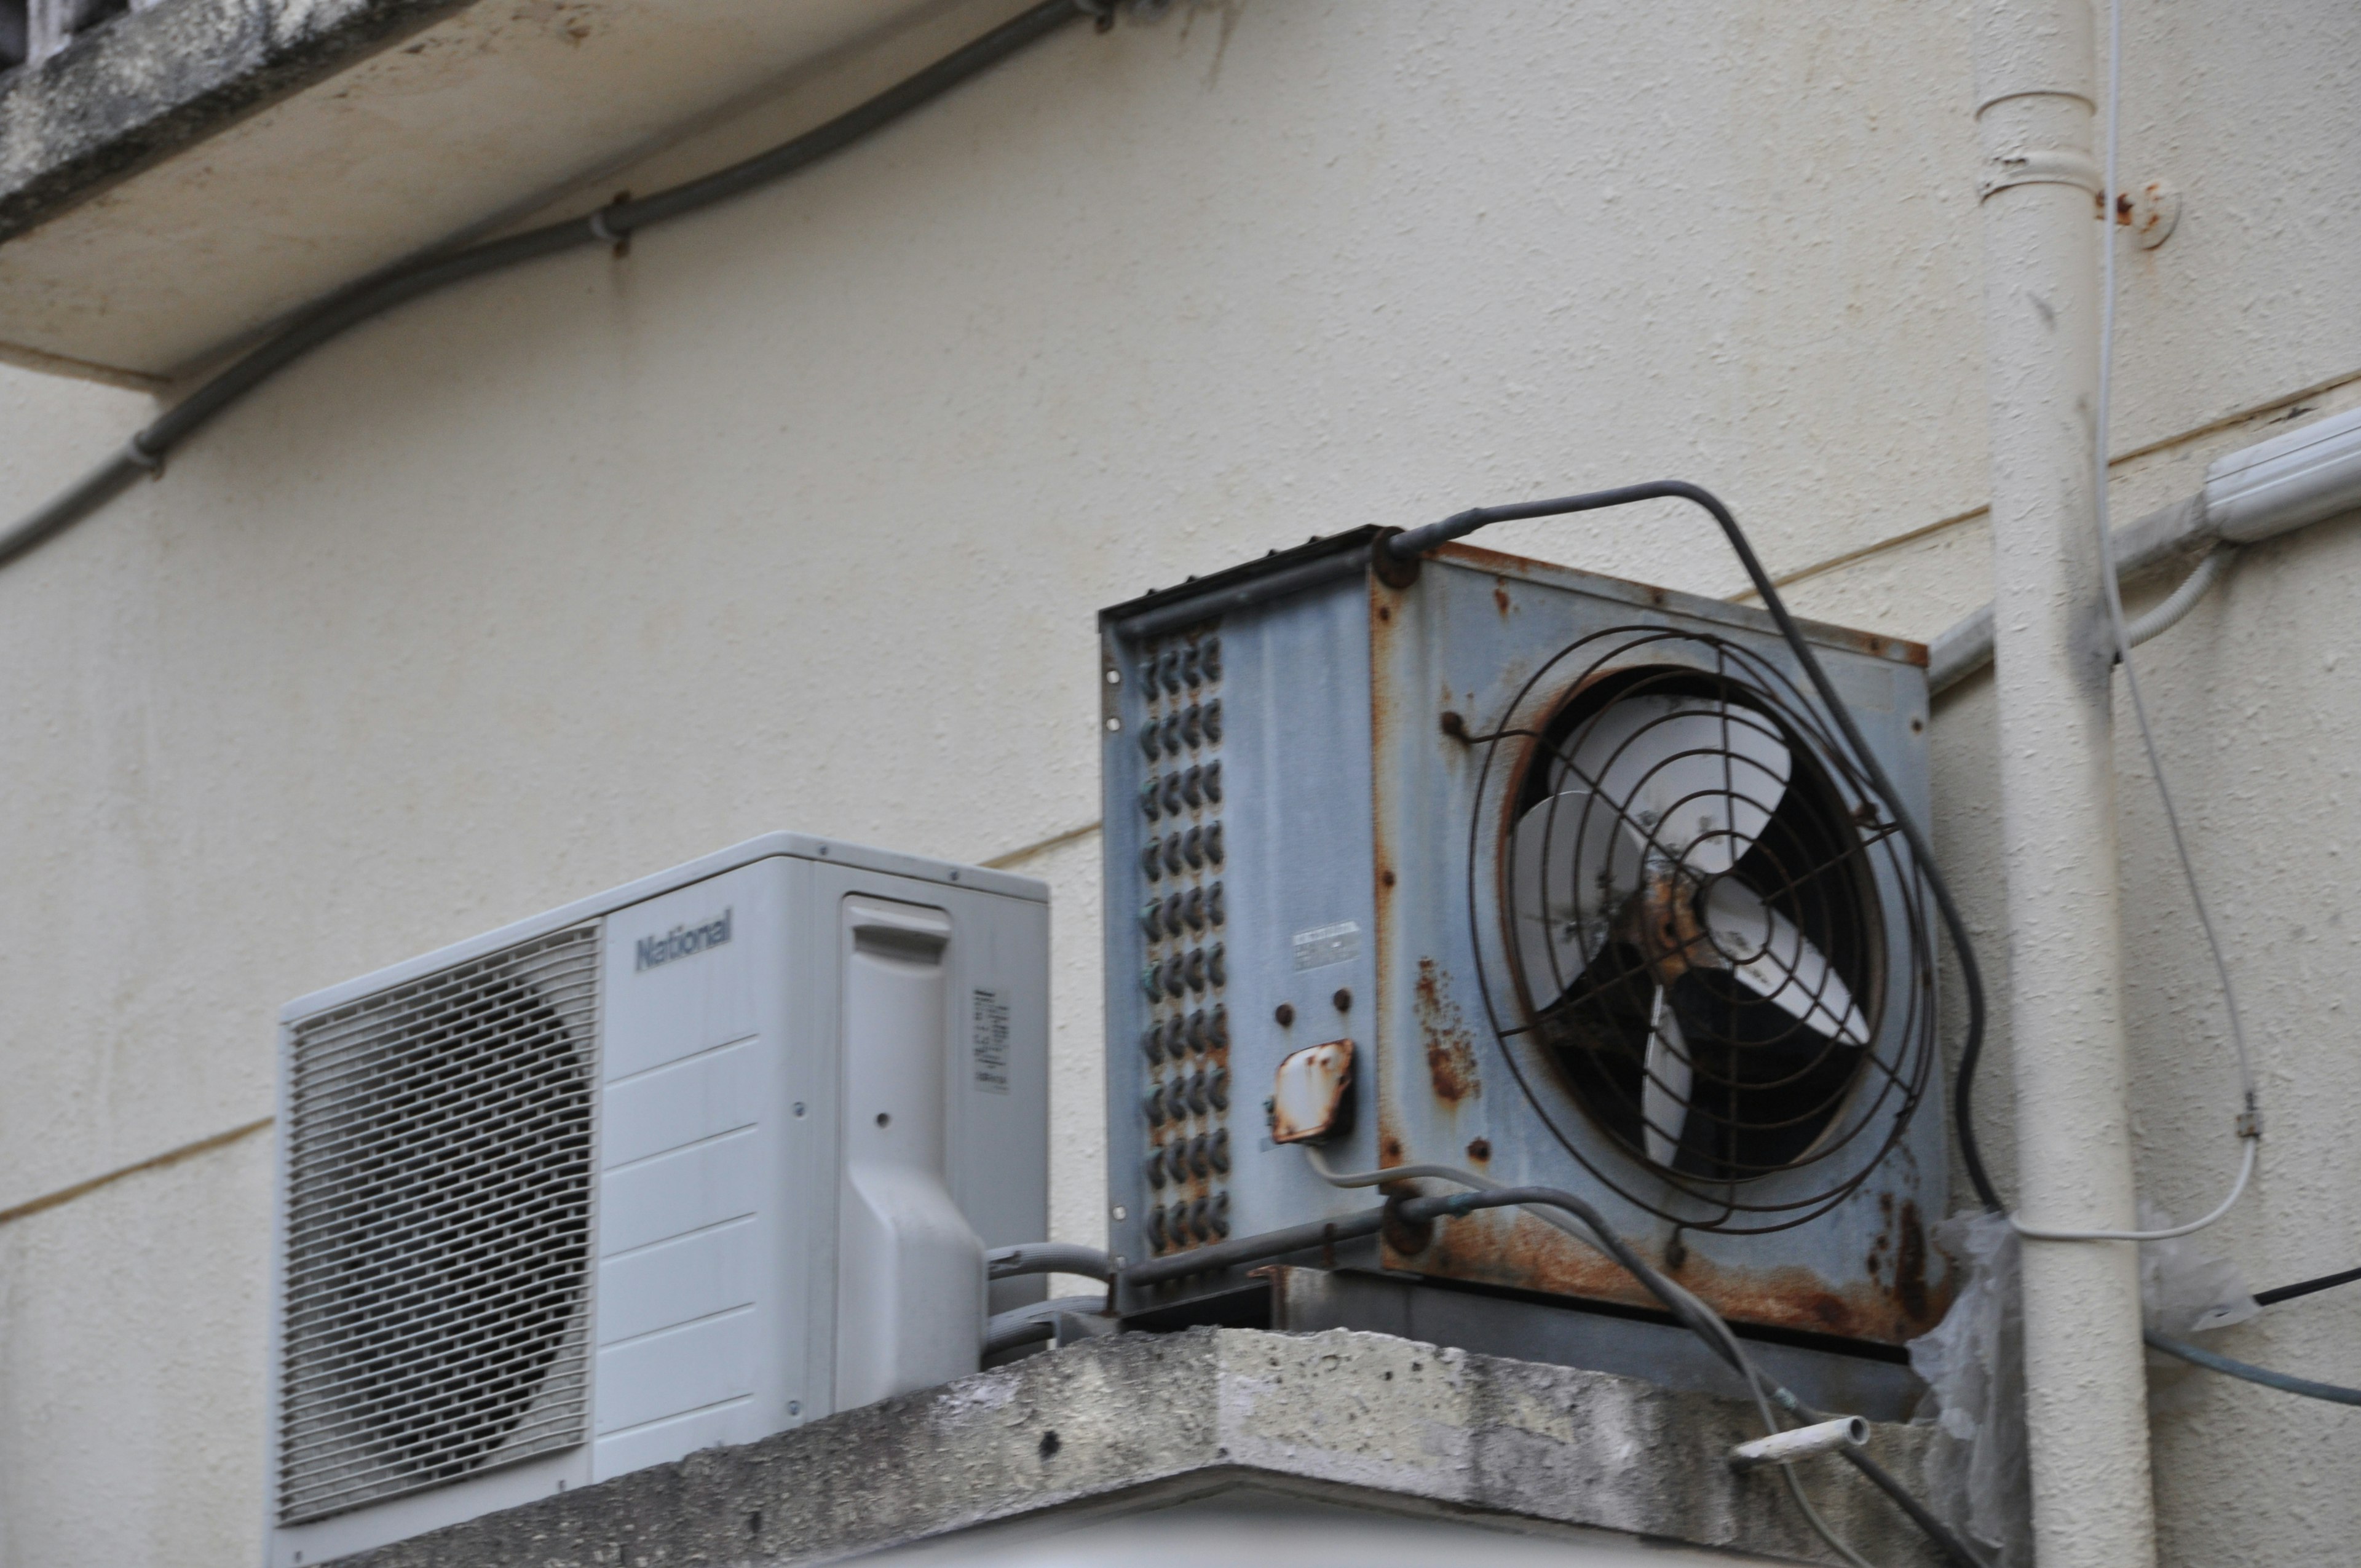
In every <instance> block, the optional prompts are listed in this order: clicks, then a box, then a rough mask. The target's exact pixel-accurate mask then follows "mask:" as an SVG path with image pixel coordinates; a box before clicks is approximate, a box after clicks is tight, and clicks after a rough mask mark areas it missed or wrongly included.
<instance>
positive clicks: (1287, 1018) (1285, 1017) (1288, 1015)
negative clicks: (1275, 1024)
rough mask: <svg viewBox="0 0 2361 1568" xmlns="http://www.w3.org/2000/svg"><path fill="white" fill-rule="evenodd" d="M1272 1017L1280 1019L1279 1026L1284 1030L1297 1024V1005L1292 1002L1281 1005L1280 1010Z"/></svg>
mask: <svg viewBox="0 0 2361 1568" xmlns="http://www.w3.org/2000/svg"><path fill="white" fill-rule="evenodd" d="M1271 1016H1272V1017H1274V1018H1276V1019H1278V1020H1279V1027H1280V1028H1282V1029H1284V1028H1286V1027H1287V1026H1288V1025H1290V1024H1292V1023H1294V1022H1295V1004H1294V1003H1291V1002H1282V1003H1279V1010H1278V1011H1277V1012H1275V1013H1273V1014H1271Z"/></svg>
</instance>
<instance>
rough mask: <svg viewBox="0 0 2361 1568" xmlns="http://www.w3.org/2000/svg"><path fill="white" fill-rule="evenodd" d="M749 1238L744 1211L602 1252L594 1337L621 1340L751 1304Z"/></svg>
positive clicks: (754, 1280)
mask: <svg viewBox="0 0 2361 1568" xmlns="http://www.w3.org/2000/svg"><path fill="white" fill-rule="evenodd" d="M756 1241H757V1237H756V1235H755V1228H754V1223H753V1221H752V1218H751V1217H750V1218H747V1219H741V1220H731V1221H730V1222H729V1223H726V1224H719V1225H716V1226H714V1227H713V1228H712V1229H711V1230H707V1231H697V1232H695V1233H693V1234H689V1235H685V1236H675V1237H673V1238H672V1239H671V1240H669V1241H661V1242H658V1243H656V1244H655V1245H653V1246H644V1247H642V1248H641V1249H640V1250H639V1251H637V1252H631V1253H625V1254H624V1255H622V1256H620V1257H610V1258H609V1259H607V1260H606V1261H605V1262H604V1263H602V1264H601V1265H600V1266H599V1268H598V1343H600V1344H601V1345H610V1344H620V1343H622V1342H624V1341H625V1340H633V1339H637V1338H639V1337H640V1336H641V1335H642V1334H647V1333H653V1332H655V1331H656V1330H658V1329H664V1328H670V1327H672V1326H673V1325H674V1324H675V1323H686V1322H693V1321H696V1320H697V1319H699V1318H709V1317H713V1316H715V1315H717V1314H719V1313H721V1312H726V1311H728V1310H730V1309H732V1308H736V1307H751V1306H752V1305H753V1304H754V1298H755V1294H756V1292H757V1290H758V1288H759V1278H760V1272H761V1270H760V1260H759V1258H758V1257H757V1255H756V1245H755V1244H756Z"/></svg>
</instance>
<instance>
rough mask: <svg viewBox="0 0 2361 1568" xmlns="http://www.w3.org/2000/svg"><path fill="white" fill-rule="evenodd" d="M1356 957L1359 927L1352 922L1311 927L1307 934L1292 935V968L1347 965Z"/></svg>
mask: <svg viewBox="0 0 2361 1568" xmlns="http://www.w3.org/2000/svg"><path fill="white" fill-rule="evenodd" d="M1360 956H1361V927H1359V925H1358V924H1356V922H1354V921H1351V920H1345V921H1342V922H1339V923H1338V924H1336V925H1334V926H1314V927H1312V929H1311V930H1309V931H1298V932H1297V933H1296V934H1295V967H1296V968H1297V969H1299V970H1307V969H1325V968H1327V967H1328V966H1329V965H1330V964H1341V963H1349V962H1351V961H1352V960H1353V959H1357V958H1359V957H1360Z"/></svg>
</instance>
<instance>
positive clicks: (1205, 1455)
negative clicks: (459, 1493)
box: [346, 1329, 1936, 1568]
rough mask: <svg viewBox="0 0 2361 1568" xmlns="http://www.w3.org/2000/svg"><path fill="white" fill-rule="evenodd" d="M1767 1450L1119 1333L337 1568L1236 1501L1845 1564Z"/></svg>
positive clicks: (821, 1545) (1874, 1499)
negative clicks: (1747, 1469)
mask: <svg viewBox="0 0 2361 1568" xmlns="http://www.w3.org/2000/svg"><path fill="white" fill-rule="evenodd" d="M1752 1435H1754V1427H1753V1418H1752V1413H1751V1411H1750V1410H1749V1409H1747V1408H1746V1407H1745V1406H1743V1405H1741V1404H1740V1403H1738V1402H1736V1401H1732V1400H1724V1399H1718V1398H1711V1397H1709V1396H1706V1395H1701V1394H1682V1393H1673V1392H1669V1391H1667V1390H1664V1389H1662V1388H1659V1387H1655V1386H1654V1385H1653V1384H1648V1383H1643V1382H1640V1381H1637V1380H1635V1379H1631V1378H1625V1377H1617V1376H1609V1375H1607V1374H1604V1373H1596V1372H1584V1371H1578V1370H1576V1369H1573V1368H1569V1367H1563V1366H1548V1365H1539V1364H1535V1363H1530V1362H1521V1361H1511V1360H1507V1359H1504V1358H1500V1357H1495V1356H1485V1355H1473V1354H1467V1353H1466V1352H1462V1351H1455V1350H1438V1349H1436V1348H1435V1347H1434V1346H1432V1345H1426V1344H1421V1343H1417V1342H1415V1341H1411V1340H1402V1339H1395V1338H1392V1337H1390V1336H1389V1335H1384V1334H1368V1333H1356V1332H1346V1331H1343V1330H1336V1331H1331V1332H1323V1333H1312V1334H1278V1333H1267V1332H1260V1331H1255V1330H1243V1329H1196V1330H1191V1331H1190V1332H1185V1333H1180V1334H1173V1335H1168V1336H1150V1335H1140V1334H1127V1335H1123V1336H1120V1337H1117V1338H1114V1339H1106V1340H1099V1341H1094V1342H1092V1343H1087V1344H1082V1345H1077V1346H1074V1347H1071V1348H1069V1349H1066V1350H1063V1351H1060V1352H1057V1353H1054V1354H1045V1355H1040V1356H1036V1357H1034V1358H1031V1359H1029V1360H1027V1361H1023V1362H1019V1363H1017V1364H1016V1365H1012V1366H1008V1367H1005V1368H1002V1369H999V1370H996V1371H993V1372H987V1373H983V1374H980V1375H978V1376H973V1377H966V1378H961V1379H960V1380H959V1381H957V1382H954V1383H950V1384H946V1385H944V1386H943V1387H939V1388H933V1389H928V1390H926V1391H924V1392H921V1393H917V1394H911V1395H906V1396H903V1397H901V1398H895V1399H891V1400H887V1401H885V1402H884V1403H882V1404H877V1405H873V1406H870V1407H867V1408H866V1409H858V1410H851V1411H847V1412H845V1413H844V1414H842V1415H840V1416H835V1417H831V1418H829V1419H828V1420H821V1421H816V1422H814V1423H812V1424H811V1425H809V1426H807V1427H803V1428H800V1429H798V1430H796V1431H791V1432H786V1433H784V1434H782V1435H780V1436H778V1437H775V1438H772V1439H769V1440H766V1441H765V1442H758V1443H751V1444H748V1445H746V1446H744V1447H741V1448H729V1449H712V1450H708V1451H706V1452H703V1453H696V1454H692V1455H690V1456H689V1457H688V1458H687V1459H686V1460H684V1461H682V1462H681V1463H680V1464H669V1465H664V1466H661V1467H658V1468H655V1469H651V1470H647V1471H643V1472H641V1473H639V1474H636V1475H627V1476H622V1477H620V1478H618V1479H616V1480H614V1481H610V1482H607V1483H604V1484H602V1485H600V1486H593V1487H588V1488H585V1489H583V1490H580V1491H576V1492H569V1493H566V1494H565V1495H563V1496H559V1497H550V1498H546V1499H544V1500H543V1501H541V1502H537V1503H533V1504H531V1505H529V1506H527V1507H524V1508H516V1509H512V1510H511V1511H509V1512H506V1513H503V1514H499V1515H494V1516H490V1517H488V1518H486V1519H478V1520H476V1521H474V1522H472V1523H469V1524H466V1525H461V1526H457V1527H456V1528H453V1529H451V1530H442V1531H438V1532H436V1533H434V1534H433V1535H429V1536H423V1537H420V1538H418V1539H416V1540H413V1541H407V1542H403V1543H401V1544H400V1545H397V1546H392V1547H388V1548H385V1549H383V1550H380V1551H378V1552H369V1553H366V1554H363V1555H361V1556H357V1557H354V1558H350V1559H347V1560H346V1562H347V1563H350V1564H352V1565H354V1568H427V1565H428V1564H433V1565H434V1568H492V1565H494V1564H522V1563H532V1564H533V1565H535V1568H574V1565H577V1564H579V1565H582V1568H589V1565H591V1564H601V1565H605V1564H613V1563H630V1564H633V1565H635V1568H660V1565H664V1564H673V1563H818V1562H826V1561H830V1560H835V1559H841V1558H847V1557H856V1556H861V1555H864V1554H868V1553H873V1552H884V1551H887V1550H889V1549H894V1548H905V1547H910V1546H913V1545H914V1544H915V1543H921V1542H928V1541H937V1542H940V1541H943V1540H944V1538H948V1537H951V1536H954V1535H955V1534H957V1533H958V1532H962V1531H978V1530H983V1528H984V1527H997V1529H996V1530H994V1531H993V1532H992V1533H991V1534H990V1535H988V1536H987V1535H978V1536H977V1537H976V1538H975V1541H974V1542H973V1544H974V1546H975V1547H976V1548H977V1550H979V1551H980V1550H983V1548H984V1547H985V1546H986V1544H987V1542H990V1543H992V1544H993V1550H994V1552H998V1553H1000V1555H998V1556H996V1557H995V1559H994V1560H996V1561H1006V1562H1017V1561H1025V1560H1027V1559H1026V1558H1025V1557H1024V1556H1023V1555H1022V1554H1021V1553H1019V1554H1018V1555H1013V1556H1012V1555H1007V1554H1006V1553H1007V1552H1008V1551H1009V1550H1010V1546H1011V1542H1012V1540H1015V1539H1016V1538H1013V1537H1011V1536H1010V1534H1009V1532H1010V1531H1011V1530H1020V1531H1025V1530H1030V1531H1038V1532H1039V1533H1040V1535H1041V1536H1042V1538H1043V1539H1047V1538H1048V1537H1049V1536H1053V1535H1056V1534H1058V1533H1060V1531H1063V1530H1068V1529H1072V1530H1083V1529H1085V1528H1095V1527H1096V1526H1097V1525H1098V1524H1099V1523H1100V1522H1103V1521H1105V1520H1107V1519H1111V1518H1113V1517H1116V1516H1120V1515H1124V1514H1130V1513H1137V1512H1139V1511H1142V1510H1148V1509H1160V1508H1170V1507H1172V1506H1175V1505H1178V1504H1181V1503H1184V1502H1191V1501H1192V1500H1195V1501H1202V1500H1205V1499H1225V1500H1226V1501H1225V1502H1224V1508H1225V1509H1226V1512H1227V1514H1228V1516H1229V1524H1230V1525H1231V1526H1235V1522H1236V1516H1237V1512H1238V1509H1239V1508H1248V1509H1249V1510H1251V1508H1260V1507H1267V1506H1268V1499H1269V1498H1270V1497H1272V1496H1274V1495H1277V1496H1278V1497H1284V1498H1291V1499H1296V1500H1297V1501H1298V1502H1303V1501H1307V1500H1309V1501H1317V1502H1321V1503H1324V1504H1327V1505H1332V1506H1337V1507H1343V1508H1351V1509H1357V1510H1361V1511H1365V1512H1366V1511H1370V1510H1375V1511H1378V1512H1380V1513H1394V1514H1399V1513H1402V1512H1410V1513H1413V1514H1421V1515H1424V1516H1427V1517H1429V1518H1433V1519H1455V1520H1458V1521H1461V1522H1463V1523H1481V1524H1487V1525H1490V1526H1493V1527H1497V1528H1502V1529H1507V1530H1510V1531H1512V1532H1518V1533H1530V1532H1533V1531H1540V1532H1543V1533H1551V1534H1554V1533H1561V1532H1564V1531H1566V1530H1573V1531H1575V1532H1576V1534H1575V1535H1573V1536H1569V1537H1567V1538H1566V1539H1567V1541H1569V1543H1570V1544H1580V1543H1582V1542H1584V1541H1587V1543H1588V1545H1589V1547H1590V1548H1592V1549H1594V1550H1595V1552H1607V1553H1609V1554H1608V1555H1594V1556H1593V1557H1592V1558H1591V1561H1594V1562H1598V1563H1615V1562H1618V1561H1620V1557H1619V1555H1617V1554H1620V1553H1621V1552H1624V1551H1625V1550H1626V1549H1628V1548H1631V1547H1632V1546H1635V1545H1637V1544H1638V1543H1640V1542H1643V1541H1653V1542H1660V1543H1679V1544H1681V1545H1685V1546H1692V1547H1700V1548H1708V1549H1713V1550H1715V1551H1719V1552H1735V1553H1741V1554H1745V1555H1746V1556H1749V1557H1752V1559H1753V1560H1756V1561H1777V1562H1808V1563H1818V1562H1828V1561H1833V1559H1832V1558H1830V1557H1829V1556H1828V1553H1827V1551H1826V1548H1825V1547H1823V1546H1822V1545H1821V1544H1820V1543H1819V1542H1818V1541H1817V1539H1816V1538H1814V1537H1813V1536H1812V1535H1811V1534H1810V1531H1809V1530H1808V1527H1806V1524H1805V1523H1804V1521H1803V1519H1802V1518H1801V1517H1800V1515H1799V1514H1798V1513H1797V1511H1796V1509H1795V1504H1794V1502H1793V1501H1792V1499H1790V1498H1789V1497H1787V1495H1786V1491H1785V1488H1784V1485H1783V1484H1782V1483H1781V1482H1780V1480H1779V1478H1778V1477H1777V1476H1776V1475H1764V1474H1754V1475H1735V1474H1733V1473H1732V1472H1731V1471H1730V1469H1729V1468H1728V1466H1727V1465H1726V1464H1724V1463H1723V1458H1722V1456H1723V1455H1724V1454H1725V1453H1727V1452H1728V1450H1729V1449H1730V1446H1731V1445H1732V1444H1734V1443H1736V1442H1741V1441H1742V1440H1743V1439H1745V1438H1746V1437H1749V1436H1752ZM1930 1435H1931V1433H1930V1430H1929V1429H1925V1428H1911V1427H1897V1426H1887V1427H1882V1428H1879V1429H1877V1435H1876V1437H1875V1439H1874V1440H1873V1446H1874V1448H1875V1450H1876V1452H1877V1453H1878V1455H1879V1457H1880V1458H1881V1459H1883V1461H1884V1462H1885V1463H1886V1464H1888V1466H1889V1467H1890V1468H1893V1469H1894V1470H1895V1471H1896V1473H1897V1474H1899V1475H1901V1476H1902V1477H1903V1478H1904V1480H1905V1483H1906V1484H1911V1485H1916V1484H1917V1483H1918V1480H1919V1470H1920V1465H1921V1463H1922V1461H1923V1459H1924V1456H1925V1453H1926V1449H1927V1442H1928V1441H1929V1438H1930ZM1806 1485H1807V1486H1808V1488H1809V1490H1810V1492H1811V1494H1812V1496H1813V1497H1814V1500H1815V1502H1816V1503H1817V1506H1818V1507H1819V1508H1820V1509H1821V1511H1822V1512H1823V1513H1824V1514H1825V1515H1826V1516H1827V1517H1828V1519H1829V1521H1830V1523H1831V1524H1833V1525H1834V1526H1835V1528H1836V1529H1837V1530H1839V1533H1841V1534H1842V1535H1843V1536H1844V1537H1845V1538H1846V1539H1847V1540H1848V1541H1850V1543H1851V1544H1852V1546H1853V1548H1854V1550H1856V1551H1857V1552H1861V1554H1862V1555H1864V1556H1866V1557H1868V1558H1870V1559H1872V1560H1873V1561H1876V1562H1878V1563H1883V1564H1911V1563H1933V1562H1934V1561H1936V1559H1935V1558H1934V1557H1933V1555H1932V1554H1931V1552H1929V1551H1928V1550H1927V1547H1926V1546H1925V1545H1924V1543H1923V1542H1922V1541H1921V1540H1920V1539H1919V1538H1918V1537H1917V1535H1916V1532H1915V1530H1913V1529H1912V1527H1911V1526H1910V1524H1909V1523H1908V1521H1907V1520H1905V1519H1903V1518H1902V1517H1901V1516H1900V1515H1899V1514H1898V1513H1897V1512H1896V1511H1895V1510H1894V1508H1893V1507H1892V1506H1891V1505H1890V1504H1889V1503H1888V1502H1886V1500H1885V1499H1884V1498H1883V1497H1880V1496H1879V1495H1877V1494H1876V1493H1875V1492H1874V1491H1872V1489H1871V1488H1870V1487H1869V1486H1868V1485H1867V1484H1866V1483H1864V1482H1862V1481H1861V1480H1860V1479H1859V1478H1858V1477H1857V1476H1856V1475H1854V1474H1853V1473H1852V1472H1851V1471H1850V1469H1847V1468H1846V1467H1844V1466H1842V1465H1840V1464H1835V1463H1833V1462H1828V1461H1821V1462H1817V1463H1816V1464H1813V1465H1812V1466H1810V1467H1809V1469H1808V1472H1807V1474H1806ZM1203 1522H1204V1521H1203V1520H1202V1519H1201V1520H1200V1523H1201V1524H1202V1523H1203ZM1217 1533H1218V1532H1217ZM1083 1539H1089V1538H1088V1537H1087V1536H1085V1537H1081V1538H1077V1541H1080V1540H1083ZM1053 1555H1054V1554H1053ZM925 1560H928V1561H933V1560H939V1559H938V1558H933V1557H929V1558H927V1559H925ZM1040 1560H1041V1561H1043V1562H1048V1561H1051V1560H1052V1557H1050V1556H1044V1557H1042V1558H1041V1559H1040ZM1056 1560H1058V1561H1063V1560H1064V1559H1063V1558H1057V1559H1056ZM1147 1560H1148V1559H1143V1561H1147ZM1570 1561H1576V1562H1579V1561H1582V1559H1581V1558H1579V1557H1576V1558H1573V1559H1570ZM1678 1561H1679V1559H1678V1558H1677V1557H1675V1558H1673V1559H1671V1562H1672V1563H1677V1562H1678Z"/></svg>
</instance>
